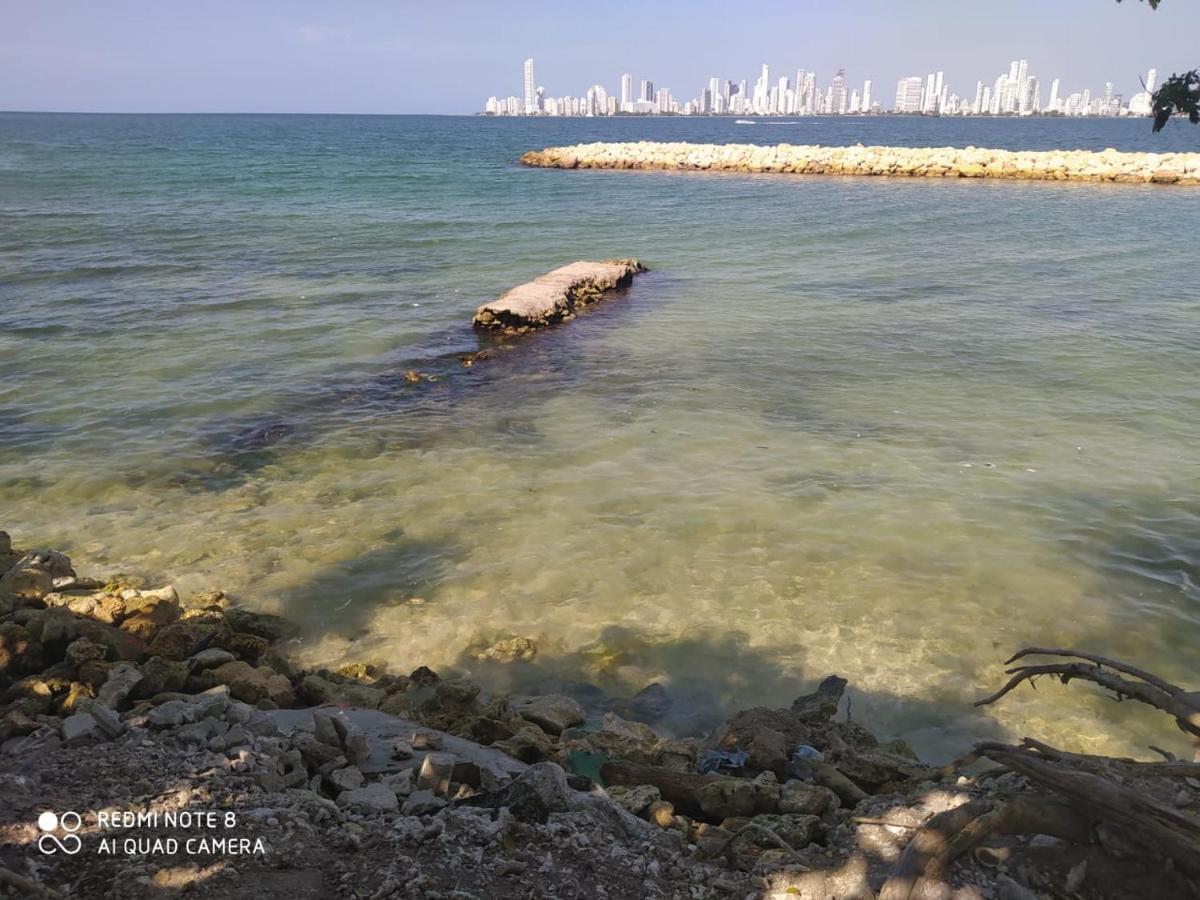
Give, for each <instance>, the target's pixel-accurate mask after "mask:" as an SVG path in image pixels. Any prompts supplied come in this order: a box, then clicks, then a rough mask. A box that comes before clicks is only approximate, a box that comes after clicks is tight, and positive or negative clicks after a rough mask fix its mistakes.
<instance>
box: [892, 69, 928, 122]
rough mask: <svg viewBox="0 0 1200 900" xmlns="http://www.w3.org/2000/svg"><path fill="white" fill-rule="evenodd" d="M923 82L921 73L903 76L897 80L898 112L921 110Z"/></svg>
mask: <svg viewBox="0 0 1200 900" xmlns="http://www.w3.org/2000/svg"><path fill="white" fill-rule="evenodd" d="M922 84H923V82H922V81H921V76H920V75H914V76H912V77H911V78H901V79H900V80H899V81H897V82H896V105H895V110H896V112H898V113H916V112H920V111H921V101H922V99H923V93H922Z"/></svg>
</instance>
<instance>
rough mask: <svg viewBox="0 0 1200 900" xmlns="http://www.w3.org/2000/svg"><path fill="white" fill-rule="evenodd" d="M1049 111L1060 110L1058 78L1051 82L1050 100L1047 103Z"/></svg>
mask: <svg viewBox="0 0 1200 900" xmlns="http://www.w3.org/2000/svg"><path fill="white" fill-rule="evenodd" d="M1046 110H1047V111H1048V112H1058V79H1057V78H1055V79H1054V80H1053V81H1052V82H1050V102H1049V103H1048V104H1047V105H1046Z"/></svg>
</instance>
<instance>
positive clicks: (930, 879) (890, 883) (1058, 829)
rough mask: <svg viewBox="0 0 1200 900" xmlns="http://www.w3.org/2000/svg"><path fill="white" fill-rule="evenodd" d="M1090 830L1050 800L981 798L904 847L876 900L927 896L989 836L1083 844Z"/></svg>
mask: <svg viewBox="0 0 1200 900" xmlns="http://www.w3.org/2000/svg"><path fill="white" fill-rule="evenodd" d="M1090 831H1091V825H1090V822H1089V820H1088V819H1087V818H1086V816H1083V815H1081V814H1080V812H1079V811H1078V810H1076V809H1075V808H1073V807H1072V806H1071V805H1070V804H1069V803H1066V802H1063V801H1061V800H1058V799H1055V798H1050V797H1038V796H1035V795H1028V794H1018V795H1014V796H1011V797H1002V798H988V797H981V798H978V799H975V800H971V801H970V802H968V803H964V804H963V805H962V806H958V807H955V808H954V809H951V810H947V811H946V812H943V813H939V814H938V815H936V816H934V817H933V818H932V819H930V820H929V821H928V822H927V823H925V825H924V826H922V827H921V828H920V829H919V830H918V831H917V833H916V834H915V835H914V836H913V838H912V840H910V841H909V842H908V846H907V847H905V849H904V853H903V854H901V856H900V860H899V861H898V862H897V863H896V866H895V868H894V869H893V870H892V874H891V875H890V876H889V877H888V880H887V882H886V883H885V884H884V886H883V890H882V891H881V892H880V894H879V900H910V898H912V897H922V896H926V894H928V893H930V889H931V888H932V887H933V886H935V885H937V884H938V883H939V882H941V881H942V876H943V874H944V873H945V871H946V869H948V868H949V866H950V864H951V863H953V862H954V860H956V859H957V858H958V857H960V856H962V855H963V854H964V853H967V852H969V851H971V850H973V849H974V848H975V847H977V846H979V844H981V843H982V842H983V841H985V840H987V839H988V838H989V837H995V836H998V835H1003V834H1048V835H1052V836H1054V837H1058V838H1062V839H1063V840H1066V841H1071V842H1072V843H1078V844H1086V843H1087V842H1088V840H1089V834H1090Z"/></svg>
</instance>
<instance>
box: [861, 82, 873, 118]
mask: <svg viewBox="0 0 1200 900" xmlns="http://www.w3.org/2000/svg"><path fill="white" fill-rule="evenodd" d="M861 111H862V112H865V113H869V112H870V111H871V79H870V78H868V79H867V80H866V81H864V82H863V91H862V108H861Z"/></svg>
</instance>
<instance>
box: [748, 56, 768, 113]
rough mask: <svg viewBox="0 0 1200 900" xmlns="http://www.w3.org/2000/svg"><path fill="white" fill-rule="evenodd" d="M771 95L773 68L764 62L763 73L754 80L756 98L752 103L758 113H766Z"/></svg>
mask: <svg viewBox="0 0 1200 900" xmlns="http://www.w3.org/2000/svg"><path fill="white" fill-rule="evenodd" d="M770 95H771V69H770V67H769V66H768V65H767V64H766V63H763V67H762V75H760V76H759V79H758V81H756V82H754V99H753V101H752V105H753V108H754V111H755V112H756V113H765V112H767V110H768V109H769V106H768V101H769V100H770Z"/></svg>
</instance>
